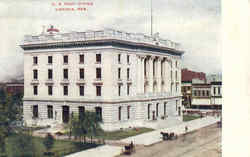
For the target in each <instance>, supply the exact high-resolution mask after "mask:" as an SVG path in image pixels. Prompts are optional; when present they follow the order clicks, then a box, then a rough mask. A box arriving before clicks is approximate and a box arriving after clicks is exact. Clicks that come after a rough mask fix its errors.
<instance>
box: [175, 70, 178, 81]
mask: <svg viewBox="0 0 250 157" xmlns="http://www.w3.org/2000/svg"><path fill="white" fill-rule="evenodd" d="M175 80H176V81H178V77H177V71H175Z"/></svg>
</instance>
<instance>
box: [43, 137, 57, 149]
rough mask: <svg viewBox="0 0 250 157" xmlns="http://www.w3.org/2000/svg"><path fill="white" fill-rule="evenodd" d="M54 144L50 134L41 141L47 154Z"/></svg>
mask: <svg viewBox="0 0 250 157" xmlns="http://www.w3.org/2000/svg"><path fill="white" fill-rule="evenodd" d="M54 142H55V139H54V137H53V136H52V135H51V134H50V133H48V134H47V136H46V137H45V138H44V140H43V144H44V146H45V148H46V150H47V151H48V152H49V151H50V150H51V149H52V148H53V145H54Z"/></svg>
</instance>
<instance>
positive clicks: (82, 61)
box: [79, 55, 84, 64]
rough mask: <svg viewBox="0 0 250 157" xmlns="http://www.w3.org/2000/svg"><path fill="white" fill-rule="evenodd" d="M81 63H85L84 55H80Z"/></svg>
mask: <svg viewBox="0 0 250 157" xmlns="http://www.w3.org/2000/svg"><path fill="white" fill-rule="evenodd" d="M79 63H80V64H84V55H79Z"/></svg>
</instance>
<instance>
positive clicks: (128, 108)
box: [127, 106, 130, 119]
mask: <svg viewBox="0 0 250 157" xmlns="http://www.w3.org/2000/svg"><path fill="white" fill-rule="evenodd" d="M127 110H128V111H127V112H128V119H130V106H128V107H127Z"/></svg>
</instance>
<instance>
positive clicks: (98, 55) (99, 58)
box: [96, 54, 102, 63]
mask: <svg viewBox="0 0 250 157" xmlns="http://www.w3.org/2000/svg"><path fill="white" fill-rule="evenodd" d="M101 62H102V56H101V54H96V63H101Z"/></svg>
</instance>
